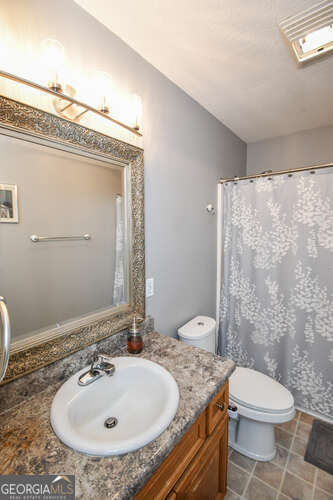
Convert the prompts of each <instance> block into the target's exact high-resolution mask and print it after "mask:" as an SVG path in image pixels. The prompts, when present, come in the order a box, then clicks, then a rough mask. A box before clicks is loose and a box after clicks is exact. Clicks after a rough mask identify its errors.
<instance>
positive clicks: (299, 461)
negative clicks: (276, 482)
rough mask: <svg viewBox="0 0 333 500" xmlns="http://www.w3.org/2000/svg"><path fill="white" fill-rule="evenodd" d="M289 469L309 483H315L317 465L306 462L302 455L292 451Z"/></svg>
mask: <svg viewBox="0 0 333 500" xmlns="http://www.w3.org/2000/svg"><path fill="white" fill-rule="evenodd" d="M287 470H288V471H289V472H292V473H293V474H295V475H296V476H298V477H300V478H301V479H304V480H305V481H308V482H309V483H313V480H314V477H315V471H316V467H314V466H313V465H311V464H309V463H308V462H305V461H304V459H303V457H301V456H300V455H295V454H294V453H290V455H289V460H288V465H287Z"/></svg>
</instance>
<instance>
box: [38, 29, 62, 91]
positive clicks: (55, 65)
mask: <svg viewBox="0 0 333 500" xmlns="http://www.w3.org/2000/svg"><path fill="white" fill-rule="evenodd" d="M64 60H65V49H64V47H63V45H62V44H61V43H60V42H58V40H53V39H52V38H47V39H46V40H43V42H42V44H41V61H42V63H43V66H44V67H45V68H46V69H47V72H48V87H49V88H50V89H51V90H54V91H55V92H62V84H61V82H60V79H61V78H60V73H61V70H62V69H63V65H64Z"/></svg>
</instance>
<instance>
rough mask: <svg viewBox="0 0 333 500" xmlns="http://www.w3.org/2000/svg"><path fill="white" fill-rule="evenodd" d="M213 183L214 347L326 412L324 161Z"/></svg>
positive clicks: (328, 337)
mask: <svg viewBox="0 0 333 500" xmlns="http://www.w3.org/2000/svg"><path fill="white" fill-rule="evenodd" d="M313 172H315V173H310V172H302V173H294V174H292V175H291V174H289V175H283V176H282V175H281V176H272V177H271V178H267V177H266V178H259V179H256V180H251V181H250V180H245V181H240V182H238V183H226V184H224V185H223V200H224V202H223V205H224V227H223V234H224V243H223V246H224V253H223V268H224V273H223V274H224V277H223V286H222V290H221V309H220V336H219V337H220V338H219V349H220V353H221V354H223V355H225V356H227V357H229V358H231V359H233V360H234V361H235V362H236V363H237V364H238V365H241V366H248V367H251V368H254V369H256V370H259V371H261V372H263V373H266V374H267V375H270V376H271V377H273V378H275V379H276V380H278V381H279V382H281V383H282V384H283V385H285V386H286V387H287V388H288V389H289V390H290V391H291V392H292V394H293V395H294V398H295V404H296V406H298V407H299V408H303V409H305V410H306V409H308V410H310V411H313V412H315V413H319V414H322V415H325V416H326V417H329V418H333V168H327V169H323V170H316V171H313Z"/></svg>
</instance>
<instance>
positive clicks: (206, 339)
mask: <svg viewBox="0 0 333 500" xmlns="http://www.w3.org/2000/svg"><path fill="white" fill-rule="evenodd" d="M215 330H216V321H215V319H213V318H210V317H209V316H196V317H195V318H193V319H191V321H188V322H187V323H185V325H183V326H182V327H181V328H179V329H178V336H179V340H181V341H182V342H185V344H189V345H193V346H195V347H201V349H206V351H209V352H214V353H215Z"/></svg>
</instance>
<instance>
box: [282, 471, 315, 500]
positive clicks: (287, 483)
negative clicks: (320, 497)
mask: <svg viewBox="0 0 333 500" xmlns="http://www.w3.org/2000/svg"><path fill="white" fill-rule="evenodd" d="M281 490H282V493H284V494H285V495H287V496H289V497H291V498H294V499H299V500H312V490H313V486H312V484H310V483H308V482H306V481H303V480H302V479H300V478H298V477H296V476H293V475H292V474H289V472H286V474H285V477H284V481H283V484H282V488H281Z"/></svg>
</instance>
